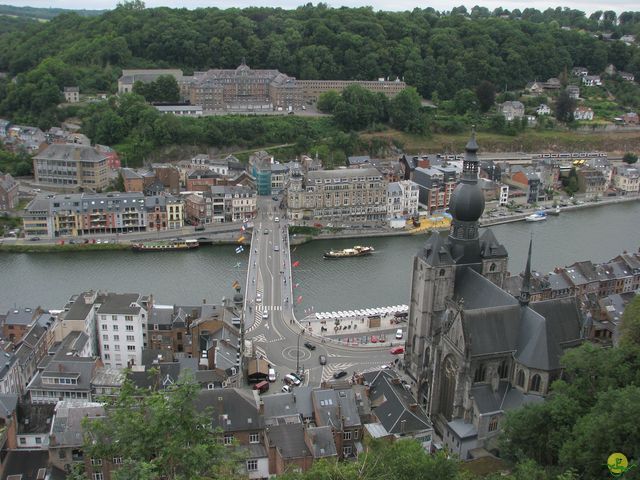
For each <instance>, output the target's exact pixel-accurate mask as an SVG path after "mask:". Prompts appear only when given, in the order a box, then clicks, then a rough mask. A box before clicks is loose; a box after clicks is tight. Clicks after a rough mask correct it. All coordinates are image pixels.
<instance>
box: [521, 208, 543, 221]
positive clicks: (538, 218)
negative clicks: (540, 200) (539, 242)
mask: <svg viewBox="0 0 640 480" xmlns="http://www.w3.org/2000/svg"><path fill="white" fill-rule="evenodd" d="M546 219H547V214H546V213H544V212H543V211H540V212H536V213H534V214H531V215H529V216H528V217H525V220H526V221H527V222H541V221H542V220H546Z"/></svg>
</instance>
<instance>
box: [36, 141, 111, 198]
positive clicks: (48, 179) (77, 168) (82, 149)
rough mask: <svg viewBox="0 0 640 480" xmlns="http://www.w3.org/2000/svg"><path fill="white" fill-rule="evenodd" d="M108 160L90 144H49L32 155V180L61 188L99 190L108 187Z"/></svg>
mask: <svg viewBox="0 0 640 480" xmlns="http://www.w3.org/2000/svg"><path fill="white" fill-rule="evenodd" d="M107 160H108V156H107V155H105V154H103V153H101V152H99V151H98V150H96V149H95V148H93V147H90V146H86V145H75V144H52V145H49V147H47V148H46V149H45V150H44V151H42V152H40V153H39V154H37V155H36V156H34V157H33V172H34V175H35V182H36V183H37V184H38V185H42V186H44V187H47V188H50V189H57V190H61V191H69V192H72V191H77V190H79V189H84V190H89V191H100V190H102V189H104V188H106V187H107V186H109V168H108V161H107Z"/></svg>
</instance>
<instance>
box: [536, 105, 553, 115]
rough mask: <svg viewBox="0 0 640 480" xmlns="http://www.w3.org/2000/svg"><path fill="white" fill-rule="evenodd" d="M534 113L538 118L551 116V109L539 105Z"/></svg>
mask: <svg viewBox="0 0 640 480" xmlns="http://www.w3.org/2000/svg"><path fill="white" fill-rule="evenodd" d="M536 113H537V114H538V116H540V115H550V114H551V109H550V108H549V105H546V104H544V103H541V104H540V106H539V107H538V108H537V109H536Z"/></svg>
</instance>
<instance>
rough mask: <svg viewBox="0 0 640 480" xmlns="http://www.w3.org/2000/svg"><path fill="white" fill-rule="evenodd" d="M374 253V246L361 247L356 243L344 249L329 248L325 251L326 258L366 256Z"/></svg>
mask: <svg viewBox="0 0 640 480" xmlns="http://www.w3.org/2000/svg"><path fill="white" fill-rule="evenodd" d="M372 253H373V247H361V246H360V245H356V246H355V247H353V248H345V249H343V250H329V251H328V252H325V254H324V258H350V257H365V256H367V255H371V254H372Z"/></svg>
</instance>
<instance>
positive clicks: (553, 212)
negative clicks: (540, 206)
mask: <svg viewBox="0 0 640 480" xmlns="http://www.w3.org/2000/svg"><path fill="white" fill-rule="evenodd" d="M545 213H546V214H547V215H553V216H554V217H557V216H558V215H560V207H556V208H550V209H549V210H547V211H546V212H545Z"/></svg>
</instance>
